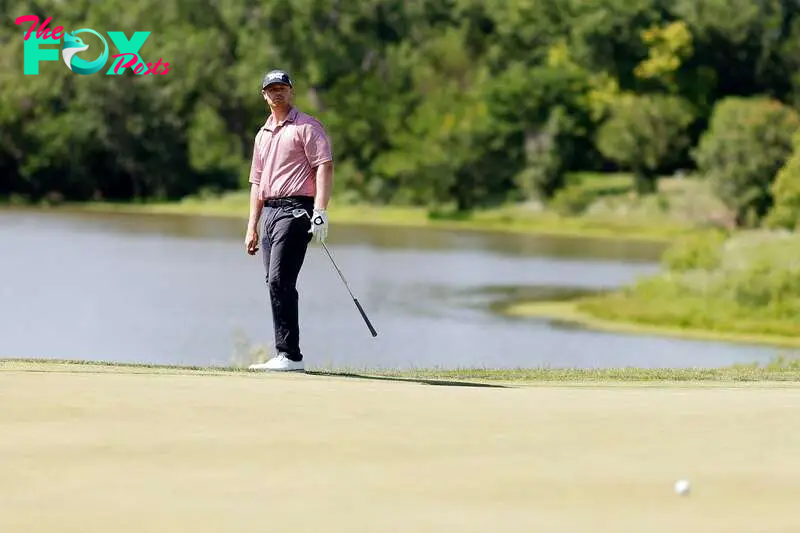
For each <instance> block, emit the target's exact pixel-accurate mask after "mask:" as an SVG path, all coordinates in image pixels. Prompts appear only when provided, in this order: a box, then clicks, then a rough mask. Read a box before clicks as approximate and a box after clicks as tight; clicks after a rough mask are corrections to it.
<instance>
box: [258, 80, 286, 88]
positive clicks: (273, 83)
mask: <svg viewBox="0 0 800 533" xmlns="http://www.w3.org/2000/svg"><path fill="white" fill-rule="evenodd" d="M270 85H286V86H287V87H289V88H291V85H290V84H288V83H286V82H285V81H273V82H271V83H268V84H266V85H264V86H263V87H261V88H262V89H266V88H267V87H269V86H270Z"/></svg>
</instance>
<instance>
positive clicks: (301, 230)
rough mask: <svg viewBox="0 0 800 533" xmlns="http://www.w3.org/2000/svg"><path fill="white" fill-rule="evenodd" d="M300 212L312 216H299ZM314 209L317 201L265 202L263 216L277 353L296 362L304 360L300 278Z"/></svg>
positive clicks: (264, 252) (301, 198) (263, 248)
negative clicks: (301, 342) (298, 284)
mask: <svg viewBox="0 0 800 533" xmlns="http://www.w3.org/2000/svg"><path fill="white" fill-rule="evenodd" d="M298 209H302V210H304V211H305V212H306V213H307V214H308V216H298V213H299V212H298V211H297V210H298ZM313 209H314V199H313V198H311V197H309V196H295V197H287V198H278V199H270V200H267V201H265V202H264V209H263V213H262V217H263V227H262V231H261V257H262V259H263V261H264V271H265V272H266V281H267V287H268V289H269V301H270V307H271V309H272V323H273V328H274V330H275V350H276V351H277V352H278V353H282V354H284V355H285V356H286V357H288V358H289V359H292V360H294V361H301V360H302V359H303V354H302V352H301V351H300V325H299V319H298V299H299V298H298V292H297V276H298V275H299V274H300V269H301V268H302V267H303V261H304V260H305V256H306V251H307V250H308V243H309V242H310V241H311V234H310V233H309V232H308V230H309V229H310V228H311V215H312V213H313Z"/></svg>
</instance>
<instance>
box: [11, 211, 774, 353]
mask: <svg viewBox="0 0 800 533" xmlns="http://www.w3.org/2000/svg"><path fill="white" fill-rule="evenodd" d="M245 217H246V214H243V216H242V219H241V220H236V219H224V218H203V217H186V216H160V215H158V216H157V215H147V216H137V215H127V214H125V215H123V214H119V215H108V214H86V213H84V214H78V213H65V212H30V211H20V210H13V211H9V210H5V211H0V254H2V256H1V257H2V260H0V279H2V280H3V284H2V286H0V354H2V355H3V356H11V357H47V358H62V357H66V358H83V359H101V360H115V361H141V362H152V363H175V364H198V365H209V364H228V363H229V362H230V359H231V355H232V352H233V351H234V349H235V343H236V341H237V334H243V335H244V336H246V337H247V338H248V339H250V340H251V341H252V342H254V343H257V344H266V345H267V346H269V344H270V343H271V341H272V338H271V320H270V315H269V310H268V307H267V295H266V287H265V284H264V274H263V272H262V270H261V262H260V259H259V258H253V257H250V256H248V255H246V254H245V253H244V252H243V247H242V240H243V229H244V224H245ZM329 239H330V241H329V245H330V248H331V250H332V252H333V254H334V257H335V259H336V261H337V263H338V264H339V266H340V268H342V270H343V272H344V274H345V276H346V278H347V280H348V282H349V283H350V286H351V288H352V289H353V291H354V292H355V293H356V295H357V296H358V298H359V300H360V301H361V303H362V304H363V305H364V307H365V308H366V310H367V313H368V314H369V316H370V319H371V320H372V322H373V323H374V325H375V327H376V328H377V329H378V331H379V332H380V335H379V336H378V337H377V338H372V337H371V336H370V335H369V332H368V331H367V329H366V327H365V326H364V323H363V322H362V321H361V318H360V316H359V315H358V312H357V310H356V309H355V307H354V306H353V302H352V300H351V299H350V297H349V295H348V294H347V291H346V289H345V288H344V286H343V285H342V283H341V280H340V279H339V278H338V276H337V274H336V272H335V270H334V269H333V268H332V266H331V264H330V262H329V260H328V258H327V256H326V255H325V254H324V252H323V251H322V250H321V249H320V248H319V247H317V246H315V245H312V248H311V249H310V250H309V255H308V258H307V260H306V262H305V265H304V267H303V271H302V273H301V276H300V285H299V292H300V296H301V305H300V311H301V327H302V331H301V344H302V347H303V350H304V353H305V354H306V357H307V361H308V364H309V365H312V366H316V365H333V366H351V367H432V366H436V367H506V368H507V367H518V366H526V367H529V366H541V365H548V366H574V367H597V366H641V367H653V366H719V365H727V364H731V363H735V362H750V361H764V360H767V359H769V358H771V357H772V356H773V355H774V353H775V352H776V351H775V350H773V349H770V348H763V347H746V346H733V345H729V344H722V343H710V342H695V341H680V340H675V339H664V338H657V337H647V336H621V335H615V334H609V333H599V332H592V331H586V330H580V329H577V330H576V329H567V328H563V327H555V326H552V325H550V324H548V323H547V322H546V321H536V320H529V319H520V318H509V317H504V316H501V315H499V314H496V313H493V312H492V310H491V304H492V302H497V301H501V300H508V299H509V298H512V299H516V298H528V297H531V296H535V295H539V296H542V297H549V296H548V294H550V295H552V293H561V292H563V291H564V290H565V289H564V288H565V287H568V288H569V289H568V290H598V289H607V288H613V287H618V286H620V285H622V284H625V283H629V282H630V281H632V280H634V279H635V278H636V277H638V276H642V275H648V274H651V273H653V272H655V271H656V270H657V269H658V265H657V264H656V263H655V261H657V259H658V257H659V254H660V253H661V247H660V246H658V245H652V244H645V243H614V242H611V241H593V240H586V239H571V238H555V237H547V238H542V237H531V236H523V235H504V234H499V233H479V232H455V231H445V230H430V229H424V230H423V229H418V228H400V229H398V228H386V227H364V226H337V225H336V223H335V220H333V221H332V226H331V231H330V234H329Z"/></svg>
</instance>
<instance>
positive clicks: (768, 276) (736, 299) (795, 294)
mask: <svg viewBox="0 0 800 533" xmlns="http://www.w3.org/2000/svg"><path fill="white" fill-rule="evenodd" d="M665 266H666V267H667V271H666V272H664V273H663V274H660V275H657V276H653V277H650V278H646V279H643V280H640V281H639V282H638V283H636V284H635V285H633V286H632V287H630V288H628V289H626V290H624V291H621V292H619V293H616V294H612V295H608V296H602V297H599V298H595V299H592V300H589V301H587V302H585V303H583V304H582V306H583V309H584V310H586V311H589V312H591V313H592V314H594V315H597V316H600V317H603V318H610V319H624V320H630V321H634V322H641V323H649V324H659V325H674V326H678V327H692V328H701V329H711V330H727V331H736V332H742V333H764V334H779V335H789V336H796V335H800V324H799V323H798V322H797V316H798V314H799V313H800V234H797V233H788V232H770V231H765V230H758V231H748V232H742V233H739V234H736V235H734V236H732V237H729V238H727V239H725V240H724V241H722V240H721V239H720V235H719V234H707V235H705V236H703V237H701V238H697V237H695V238H694V239H692V241H691V242H681V243H680V244H676V245H675V246H674V247H673V248H672V249H671V250H670V251H669V252H668V253H667V254H665Z"/></svg>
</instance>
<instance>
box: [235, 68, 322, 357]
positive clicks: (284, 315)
mask: <svg viewBox="0 0 800 533" xmlns="http://www.w3.org/2000/svg"><path fill="white" fill-rule="evenodd" d="M261 94H262V95H263V97H264V100H266V102H267V104H268V105H269V108H270V112H271V113H270V116H269V117H268V118H267V120H266V122H265V124H264V125H263V126H262V127H261V129H260V130H259V131H258V133H257V134H256V139H255V143H254V149H253V160H252V163H251V167H250V180H249V181H250V183H251V187H250V218H249V221H248V225H247V235H246V237H245V248H246V250H247V253H248V254H250V255H255V254H256V253H257V252H258V250H259V247H260V249H261V255H262V258H263V261H264V270H265V272H266V274H267V286H268V288H269V296H270V304H271V307H272V320H273V327H274V330H275V350H276V351H277V355H276V356H275V357H273V358H272V359H270V360H269V361H267V362H266V363H259V364H254V365H251V366H250V369H251V370H276V371H291V370H303V369H304V365H303V354H302V353H301V351H300V327H299V321H298V294H297V289H296V283H297V277H298V275H299V273H300V268H301V267H302V266H303V260H304V259H305V255H306V250H307V248H308V244H309V242H310V240H311V238H312V235H314V236H316V237H317V240H318V241H319V242H325V239H326V237H327V233H328V215H327V213H326V209H327V207H328V202H329V200H330V196H331V188H332V186H333V155H332V149H331V140H330V138H329V137H328V134H327V132H326V131H325V128H324V127H323V126H322V124H321V123H320V122H319V121H318V120H317V119H315V118H314V117H312V116H310V115H307V114H306V113H303V112H302V111H300V110H298V109H297V108H296V107H294V104H293V96H294V86H293V83H292V80H291V79H290V78H289V75H288V74H287V73H286V72H284V71H282V70H273V71H270V72H268V73H267V74H266V75H265V76H264V78H263V80H262V82H261ZM262 209H263V215H264V216H263V224H262V227H261V228H259V220H260V219H261V215H262ZM259 230H261V231H259ZM259 233H261V236H260V239H259Z"/></svg>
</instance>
